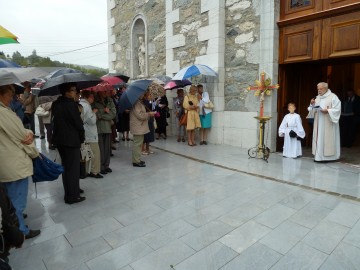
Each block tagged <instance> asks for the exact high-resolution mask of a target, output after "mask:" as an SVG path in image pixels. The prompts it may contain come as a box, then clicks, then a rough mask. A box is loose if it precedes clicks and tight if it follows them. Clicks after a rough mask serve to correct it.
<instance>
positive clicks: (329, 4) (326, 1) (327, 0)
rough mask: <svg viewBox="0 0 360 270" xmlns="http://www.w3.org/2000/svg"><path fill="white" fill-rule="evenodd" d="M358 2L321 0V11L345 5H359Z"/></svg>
mask: <svg viewBox="0 0 360 270" xmlns="http://www.w3.org/2000/svg"><path fill="white" fill-rule="evenodd" d="M359 2H360V1H359V0H323V9H324V10H326V9H332V8H338V7H342V6H346V5H351V4H355V3H359Z"/></svg>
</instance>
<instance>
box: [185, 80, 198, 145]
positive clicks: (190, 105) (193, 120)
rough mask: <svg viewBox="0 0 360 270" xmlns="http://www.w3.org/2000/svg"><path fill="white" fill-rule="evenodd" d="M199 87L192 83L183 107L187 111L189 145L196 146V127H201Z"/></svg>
mask: <svg viewBox="0 0 360 270" xmlns="http://www.w3.org/2000/svg"><path fill="white" fill-rule="evenodd" d="M196 91H197V87H196V86H195V85H191V86H190V89H189V94H188V95H186V96H185V98H184V102H183V107H184V109H185V110H186V111H185V113H187V123H186V130H187V134H188V145H189V146H195V145H196V143H195V129H196V128H200V127H201V123H200V118H199V100H198V98H197V96H196Z"/></svg>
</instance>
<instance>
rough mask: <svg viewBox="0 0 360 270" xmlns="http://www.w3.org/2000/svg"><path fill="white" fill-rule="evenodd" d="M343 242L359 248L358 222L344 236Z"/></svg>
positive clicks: (359, 233)
mask: <svg viewBox="0 0 360 270" xmlns="http://www.w3.org/2000/svg"><path fill="white" fill-rule="evenodd" d="M344 242H345V243H348V244H351V245H353V246H356V247H358V248H360V220H359V221H358V222H357V223H356V224H355V226H354V227H353V228H352V229H351V230H350V232H349V233H348V234H347V235H346V236H345V238H344Z"/></svg>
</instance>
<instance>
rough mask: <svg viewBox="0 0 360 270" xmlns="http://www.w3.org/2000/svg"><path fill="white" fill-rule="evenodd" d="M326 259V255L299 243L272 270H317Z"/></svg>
mask: <svg viewBox="0 0 360 270" xmlns="http://www.w3.org/2000/svg"><path fill="white" fill-rule="evenodd" d="M326 258H327V255H326V254H325V253H322V252H321V251H318V250H316V249H314V248H312V247H310V246H307V245H306V244H304V243H302V242H299V243H298V244H297V245H296V246H295V247H294V248H293V249H292V250H291V251H289V252H288V253H287V254H286V255H285V256H284V257H282V258H281V259H280V260H279V262H277V263H276V264H275V265H274V267H272V268H271V270H289V269H291V270H304V269H306V270H316V269H319V267H320V266H321V265H322V264H323V262H324V261H325V260H326Z"/></svg>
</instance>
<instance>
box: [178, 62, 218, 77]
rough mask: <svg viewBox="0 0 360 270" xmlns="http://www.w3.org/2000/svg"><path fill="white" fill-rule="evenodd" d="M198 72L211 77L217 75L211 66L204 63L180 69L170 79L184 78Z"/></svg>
mask: <svg viewBox="0 0 360 270" xmlns="http://www.w3.org/2000/svg"><path fill="white" fill-rule="evenodd" d="M200 74H202V75H206V76H213V77H216V76H217V73H216V72H215V71H214V70H213V69H212V68H210V67H208V66H206V65H201V64H195V65H191V66H188V67H185V68H183V69H181V70H180V71H179V72H178V73H176V75H175V76H174V77H173V78H172V80H184V79H187V78H190V77H193V76H197V75H200Z"/></svg>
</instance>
